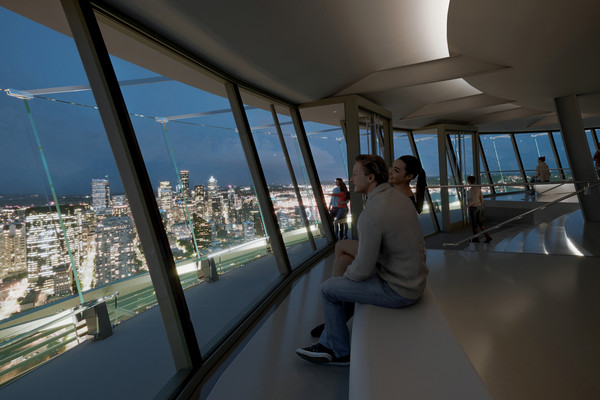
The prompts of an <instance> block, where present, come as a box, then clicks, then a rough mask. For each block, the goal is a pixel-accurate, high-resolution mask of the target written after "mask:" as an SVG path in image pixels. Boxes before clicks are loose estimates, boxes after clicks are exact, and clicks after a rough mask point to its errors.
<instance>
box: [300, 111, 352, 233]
mask: <svg viewBox="0 0 600 400" xmlns="http://www.w3.org/2000/svg"><path fill="white" fill-rule="evenodd" d="M290 114H291V116H292V122H293V123H294V129H295V130H296V137H297V138H298V146H300V152H301V153H302V159H303V160H304V166H305V167H306V173H307V175H308V180H309V181H310V185H311V187H312V191H313V194H314V196H315V202H316V203H317V210H318V211H319V216H320V217H321V226H322V228H323V230H324V231H325V232H324V233H325V238H326V239H327V241H328V242H332V241H333V240H334V239H333V225H332V223H331V221H330V220H329V212H328V211H327V206H325V197H324V195H323V189H322V188H321V181H320V180H319V174H318V173H317V167H316V166H315V160H314V159H313V156H312V152H311V150H310V144H309V143H308V136H306V130H305V129H304V124H303V123H302V117H301V115H300V110H299V109H298V108H290ZM353 219H354V218H353Z"/></svg>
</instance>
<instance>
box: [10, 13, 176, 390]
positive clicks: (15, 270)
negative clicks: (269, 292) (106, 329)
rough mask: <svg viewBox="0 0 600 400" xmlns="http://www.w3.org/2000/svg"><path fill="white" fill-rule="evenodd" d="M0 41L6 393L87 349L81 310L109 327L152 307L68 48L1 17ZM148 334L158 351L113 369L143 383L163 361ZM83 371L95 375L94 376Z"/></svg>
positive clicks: (82, 78)
mask: <svg viewBox="0 0 600 400" xmlns="http://www.w3.org/2000/svg"><path fill="white" fill-rule="evenodd" d="M58 12H61V13H62V10H58ZM0 34H2V36H3V37H8V36H11V37H13V39H12V40H10V41H2V43H1V44H0V50H1V51H2V53H3V54H11V57H7V58H6V59H5V60H4V63H3V68H4V71H5V72H7V73H4V74H0V88H2V89H3V90H2V91H1V92H0V126H1V129H0V136H1V140H2V143H3V157H2V158H0V170H1V172H0V187H1V188H2V197H1V199H0V200H1V202H2V203H1V204H0V207H1V209H2V213H1V214H0V227H1V228H2V229H1V230H0V263H1V264H0V273H1V274H2V276H1V277H0V278H1V281H0V291H1V293H0V298H1V299H2V301H1V302H0V310H1V311H0V313H1V314H2V315H1V316H0V331H1V332H2V336H1V337H0V344H6V342H7V341H9V340H10V341H11V343H10V345H8V347H4V348H3V350H2V351H3V354H7V353H4V352H5V351H6V352H8V353H10V358H11V359H12V361H11V362H10V363H6V364H4V365H3V366H2V368H0V384H4V383H6V382H7V380H9V379H12V378H15V377H17V376H19V375H20V374H22V373H24V372H26V371H28V370H29V369H31V368H35V367H37V366H38V365H39V364H41V363H43V362H45V361H48V360H49V359H51V358H53V357H54V356H56V355H57V354H60V353H62V352H63V351H65V350H68V349H71V348H73V347H74V346H76V345H77V344H78V343H81V342H83V341H85V340H86V339H87V338H88V337H87V336H86V335H85V332H84V330H85V329H84V330H82V331H80V332H79V336H78V334H77V333H76V332H75V325H74V323H73V321H74V320H73V316H74V315H80V313H78V312H77V311H75V310H74V307H76V306H78V305H79V304H80V303H81V302H82V300H83V301H85V302H86V304H87V302H88V301H100V302H101V303H102V304H106V305H107V308H108V316H109V318H110V322H109V323H110V324H111V325H116V324H119V323H120V322H122V321H124V320H126V319H128V318H130V317H132V316H135V315H136V314H137V313H139V312H141V311H144V310H146V309H147V308H148V307H151V306H153V305H154V304H155V296H154V289H153V287H152V284H151V282H150V278H149V275H148V272H147V267H146V262H145V259H144V255H143V253H142V250H141V248H140V245H139V239H138V235H137V231H136V229H135V226H134V223H133V219H132V216H131V210H130V208H129V205H128V203H127V199H126V197H125V196H124V189H123V185H122V183H121V180H120V177H119V173H118V170H117V168H116V165H115V161H114V156H113V154H112V151H111V148H110V146H109V143H108V140H107V137H106V133H105V131H104V128H103V125H102V122H101V119H100V116H99V113H98V110H97V109H96V108H95V106H96V105H95V101H94V97H93V95H92V93H91V91H90V90H80V91H77V92H74V91H69V90H68V87H71V86H77V85H87V84H88V81H87V78H86V75H85V73H84V70H83V67H82V65H81V60H80V57H79V55H78V53H77V50H76V47H75V44H74V42H73V40H72V39H71V38H69V37H67V36H65V35H63V34H60V33H58V32H55V31H53V30H51V29H48V28H46V27H44V26H41V25H39V24H37V23H35V22H33V21H30V20H28V19H26V18H23V17H20V16H18V15H16V14H14V13H12V12H9V11H7V10H6V9H4V8H0ZM23 49H27V51H23ZM40 59H44V63H42V64H40V62H39V61H40ZM9 88H10V89H11V91H7V90H6V89H9ZM47 88H54V89H47ZM34 89H39V90H38V91H37V92H36V94H35V95H32V94H31V93H30V94H27V93H24V92H23V91H27V90H34ZM15 94H16V95H15ZM9 253H11V254H9ZM13 253H14V255H12V254H13ZM80 295H81V296H80ZM83 307H84V308H89V305H85V306H83ZM25 320H26V321H27V322H28V323H27V324H26V323H24V321H25ZM8 326H10V329H4V328H6V327H8ZM84 326H85V324H84ZM91 326H92V325H90V327H89V328H88V329H92V328H91ZM93 326H94V329H95V324H94V325H93ZM120 329H121V328H119V329H117V330H116V331H115V335H119V331H120ZM90 332H91V331H90ZM91 333H93V332H91ZM156 335H157V337H160V338H161V339H163V340H162V344H156V347H155V348H152V349H147V348H144V346H145V344H144V343H146V342H139V343H131V346H130V347H128V348H123V349H121V352H120V354H121V355H120V356H117V357H116V358H115V360H114V362H115V363H120V364H122V365H128V364H131V367H130V368H131V369H132V370H134V369H135V370H136V371H138V372H140V376H143V375H144V369H143V368H140V365H144V364H145V363H147V362H148V360H149V359H150V358H152V354H156V353H161V352H167V353H168V352H169V350H168V344H167V342H166V338H165V333H164V331H158V332H156ZM7 349H8V350H7ZM78 350H79V349H75V350H74V351H78ZM131 352H137V354H141V353H147V354H148V357H149V359H148V360H146V359H137V360H134V359H132V357H130V354H131ZM115 354H117V353H116V352H115ZM7 355H8V354H7ZM88 361H89V362H87V363H86V368H87V369H88V373H89V374H90V376H94V375H95V374H96V373H97V372H98V371H97V368H99V367H96V366H94V364H95V363H94V361H93V360H88ZM164 361H165V364H164V365H162V366H161V368H159V371H160V372H159V374H158V375H156V374H155V375H154V376H153V377H154V378H155V379H153V380H152V381H151V382H144V384H145V385H148V387H149V388H150V390H154V391H155V392H156V391H158V390H160V389H161V388H162V386H163V385H164V384H166V382H167V381H168V379H169V378H170V377H171V376H172V375H173V374H174V373H175V370H174V367H173V363H172V362H171V361H170V360H168V359H166V360H164ZM102 375H103V377H104V378H105V379H106V380H107V381H115V380H117V381H119V380H121V379H122V377H119V376H116V373H115V372H112V371H110V370H103V371H102ZM67 379H68V377H66V376H65V382H64V385H65V386H66V385H67V384H68V382H67ZM128 379H129V377H128ZM129 383H130V384H131V385H132V386H136V385H140V384H141V382H139V381H138V382H136V381H135V379H132V380H131V382H129Z"/></svg>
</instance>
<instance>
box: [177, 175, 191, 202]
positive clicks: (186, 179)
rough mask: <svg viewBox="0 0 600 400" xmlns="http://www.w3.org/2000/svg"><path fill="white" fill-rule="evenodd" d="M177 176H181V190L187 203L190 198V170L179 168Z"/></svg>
mask: <svg viewBox="0 0 600 400" xmlns="http://www.w3.org/2000/svg"><path fill="white" fill-rule="evenodd" d="M179 176H180V177H181V188H180V190H181V192H182V193H183V195H184V197H185V201H186V202H187V203H189V200H190V171H187V170H181V171H179Z"/></svg>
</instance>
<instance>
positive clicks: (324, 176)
mask: <svg viewBox="0 0 600 400" xmlns="http://www.w3.org/2000/svg"><path fill="white" fill-rule="evenodd" d="M301 115H302V121H303V124H304V129H305V131H306V135H307V137H308V143H309V145H310V149H311V153H312V155H313V160H314V162H315V166H316V168H317V173H318V175H319V179H320V181H321V182H320V183H321V190H322V191H323V194H324V199H323V201H325V203H326V206H327V207H328V208H329V209H331V206H332V204H335V202H333V201H332V199H333V197H332V196H330V194H331V193H333V192H334V189H335V188H336V185H335V180H336V178H341V179H342V180H343V181H344V183H345V184H346V186H347V187H348V188H350V182H349V175H348V160H347V154H348V153H347V147H346V139H345V134H344V131H343V128H342V127H343V126H344V106H343V104H334V105H329V106H321V107H313V108H304V109H302V110H301ZM350 164H351V165H353V164H354V162H353V161H352V160H351V162H350ZM331 214H332V215H330V220H331V221H333V220H334V218H335V215H333V213H331ZM346 218H347V221H348V222H347V223H348V227H349V228H350V227H351V219H352V215H351V214H350V207H349V214H348V216H347V217H346ZM348 237H350V232H348Z"/></svg>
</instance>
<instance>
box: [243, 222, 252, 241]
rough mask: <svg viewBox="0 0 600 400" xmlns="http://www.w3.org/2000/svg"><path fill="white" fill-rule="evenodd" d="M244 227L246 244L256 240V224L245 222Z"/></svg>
mask: <svg viewBox="0 0 600 400" xmlns="http://www.w3.org/2000/svg"><path fill="white" fill-rule="evenodd" d="M242 226H243V227H244V242H249V241H251V240H254V222H252V221H245V222H244V223H243V224H242Z"/></svg>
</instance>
